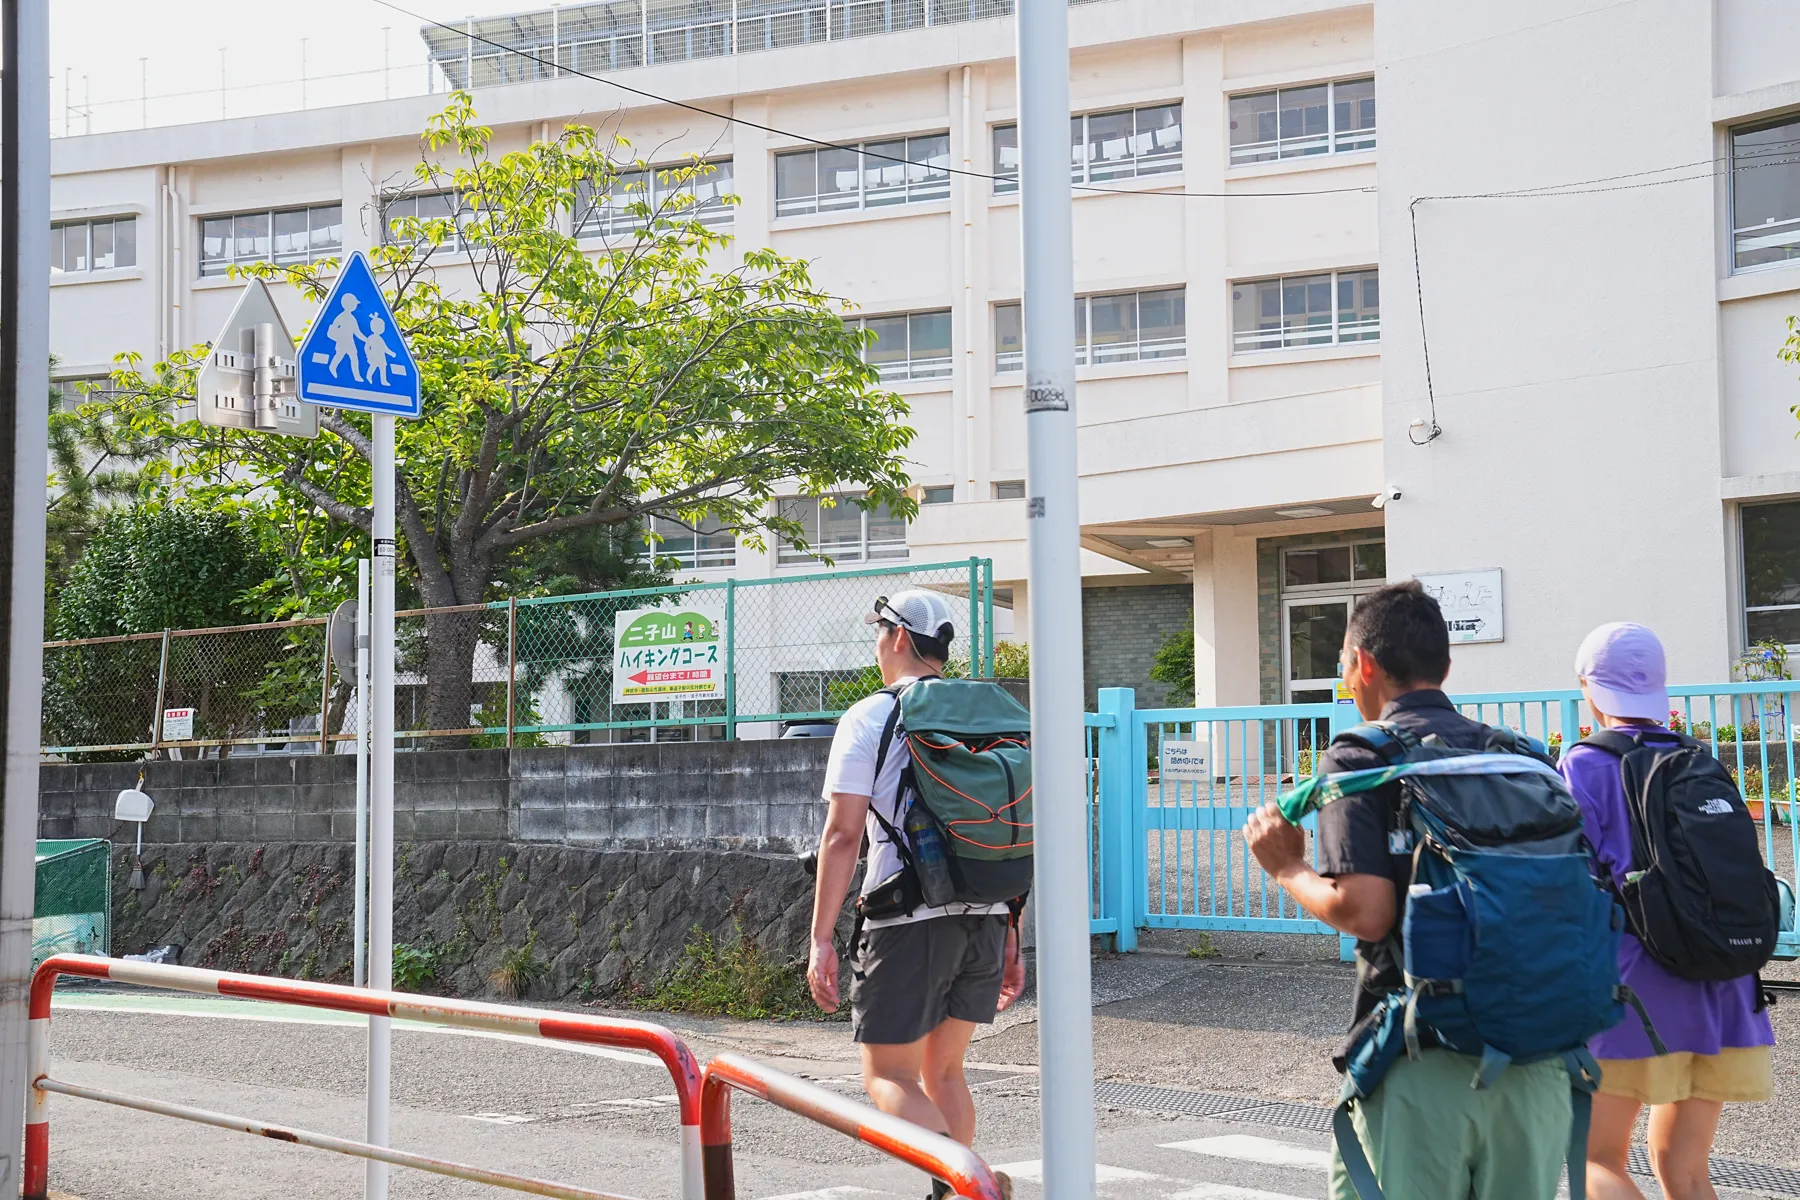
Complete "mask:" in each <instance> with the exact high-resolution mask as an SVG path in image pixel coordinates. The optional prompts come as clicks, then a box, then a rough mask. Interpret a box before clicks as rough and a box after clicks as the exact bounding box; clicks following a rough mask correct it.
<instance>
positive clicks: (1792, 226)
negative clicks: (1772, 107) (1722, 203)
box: [1731, 117, 1800, 271]
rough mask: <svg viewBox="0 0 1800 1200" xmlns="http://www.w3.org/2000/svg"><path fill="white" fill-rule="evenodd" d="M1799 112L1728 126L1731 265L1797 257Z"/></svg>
mask: <svg viewBox="0 0 1800 1200" xmlns="http://www.w3.org/2000/svg"><path fill="white" fill-rule="evenodd" d="M1796 151H1800V117H1788V118H1786V119H1785V120H1783V121H1781V122H1779V123H1777V124H1772V125H1753V126H1749V127H1747V128H1743V129H1734V130H1732V131H1731V262H1732V267H1733V269H1735V270H1739V271H1742V270H1744V269H1746V268H1750V267H1766V266H1769V265H1771V264H1773V263H1782V262H1788V261H1790V260H1792V259H1796V258H1800V153H1796Z"/></svg>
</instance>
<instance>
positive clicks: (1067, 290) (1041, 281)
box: [1018, 0, 1094, 1200]
mask: <svg viewBox="0 0 1800 1200" xmlns="http://www.w3.org/2000/svg"><path fill="white" fill-rule="evenodd" d="M1018 27H1019V62H1018V79H1019V206H1020V225H1021V228H1022V231H1023V239H1024V246H1023V258H1022V262H1023V265H1024V274H1025V312H1024V316H1025V438H1026V482H1027V484H1028V486H1027V489H1026V491H1027V499H1026V501H1025V515H1026V517H1027V520H1026V530H1027V534H1028V536H1029V539H1030V579H1031V589H1030V598H1031V641H1032V644H1033V645H1034V646H1037V647H1040V648H1041V650H1043V651H1045V652H1043V653H1040V654H1039V655H1037V656H1036V660H1037V661H1034V662H1033V663H1032V664H1031V752H1032V755H1033V757H1034V759H1035V765H1034V766H1033V768H1032V775H1033V778H1034V779H1035V780H1036V782H1037V805H1036V821H1037V833H1036V841H1037V887H1036V889H1035V892H1034V899H1035V901H1036V904H1037V976H1038V977H1037V985H1038V1063H1039V1071H1040V1076H1039V1078H1040V1079H1041V1081H1042V1082H1041V1090H1040V1093H1039V1094H1040V1097H1041V1099H1040V1102H1039V1103H1040V1121H1041V1137H1042V1139H1043V1143H1042V1146H1041V1153H1042V1155H1043V1162H1044V1197H1045V1200H1077V1198H1078V1197H1080V1198H1091V1197H1092V1196H1093V1194H1094V1028H1093V1009H1092V1004H1091V1000H1090V996H1091V992H1090V984H1089V978H1088V975H1089V963H1088V942H1089V933H1088V911H1089V908H1088V904H1089V901H1088V861H1087V831H1086V826H1087V804H1086V798H1085V797H1084V796H1083V795H1082V787H1081V781H1082V778H1083V777H1084V774H1085V770H1084V765H1083V761H1082V747H1083V745H1084V744H1085V743H1084V736H1085V735H1084V731H1083V729H1082V699H1081V698H1082V680H1081V657H1082V655H1081V557H1080V556H1081V518H1080V513H1079V512H1078V505H1077V498H1078V492H1079V488H1080V480H1079V478H1078V476H1077V473H1076V464H1075V319H1074V307H1075V305H1074V295H1075V268H1074V235H1073V233H1072V228H1071V225H1072V213H1071V206H1070V201H1071V198H1072V193H1071V192H1070V190H1069V7H1068V2H1067V0H1020V2H1019V5H1018Z"/></svg>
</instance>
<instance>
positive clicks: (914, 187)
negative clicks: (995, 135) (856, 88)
mask: <svg viewBox="0 0 1800 1200" xmlns="http://www.w3.org/2000/svg"><path fill="white" fill-rule="evenodd" d="M939 138H941V139H943V143H944V162H943V166H942V167H941V168H934V167H933V166H932V162H931V160H929V159H923V160H919V159H914V158H913V157H912V155H913V143H914V142H926V141H933V140H936V139H939ZM894 143H900V144H901V145H902V146H903V151H902V157H903V158H904V160H905V161H903V162H895V161H894V159H893V158H892V157H891V156H889V155H888V154H887V153H886V152H885V151H877V152H876V153H877V154H878V155H881V157H878V158H876V159H875V161H876V162H878V163H881V164H883V168H882V169H893V168H899V170H900V172H901V174H902V176H903V177H904V178H903V180H902V182H900V183H898V184H886V185H882V184H878V185H877V186H876V187H875V188H873V189H871V188H870V186H869V171H870V167H869V147H871V146H890V145H893V144H894ZM827 151H838V152H842V151H851V152H854V153H855V155H856V191H855V193H854V195H855V202H854V203H850V202H848V201H846V200H844V199H843V198H844V197H848V196H851V195H852V193H850V192H848V191H843V192H822V191H820V190H819V166H818V162H819V155H820V154H821V153H824V152H827ZM807 155H811V156H812V160H813V190H812V192H811V193H810V194H809V195H805V196H798V195H796V196H786V197H784V196H783V195H782V194H781V164H782V160H783V159H788V160H793V159H798V158H802V157H805V156H807ZM774 167H775V169H774V172H773V174H774V179H773V181H772V182H773V184H774V187H775V219H776V220H777V221H779V220H783V219H785V218H788V217H810V216H814V215H817V214H820V213H833V212H865V211H869V210H874V209H883V208H898V207H902V206H905V205H912V204H931V203H935V202H937V201H939V200H948V199H949V198H950V131H949V130H948V129H945V130H938V131H933V132H931V133H908V134H900V135H898V136H895V137H883V138H872V139H866V140H864V141H860V142H845V143H843V144H842V145H834V146H830V147H820V146H812V147H802V148H798V149H794V150H778V151H776V152H775V163H774ZM914 168H918V169H919V170H920V171H921V175H920V177H919V178H917V179H915V178H913V171H914ZM871 191H873V192H874V193H875V199H874V201H873V202H871V201H870V198H869V197H870V193H871ZM821 201H825V203H821Z"/></svg>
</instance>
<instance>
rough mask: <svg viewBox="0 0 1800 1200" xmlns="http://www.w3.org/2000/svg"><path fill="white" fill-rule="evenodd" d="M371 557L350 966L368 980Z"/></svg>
mask: <svg viewBox="0 0 1800 1200" xmlns="http://www.w3.org/2000/svg"><path fill="white" fill-rule="evenodd" d="M371 709H372V706H371V705H370V704H369V560H368V559H366V558H360V559H357V561H356V932H355V936H354V937H353V939H352V941H351V949H350V953H351V955H352V956H353V957H352V959H351V964H350V969H351V972H352V973H353V974H354V975H355V979H354V980H353V982H354V984H355V985H356V986H357V987H364V986H366V985H367V983H368V979H369V976H368V961H369V960H368V958H367V954H366V952H367V950H368V946H369V713H370V711H371Z"/></svg>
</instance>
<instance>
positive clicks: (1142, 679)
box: [1081, 584, 1194, 710]
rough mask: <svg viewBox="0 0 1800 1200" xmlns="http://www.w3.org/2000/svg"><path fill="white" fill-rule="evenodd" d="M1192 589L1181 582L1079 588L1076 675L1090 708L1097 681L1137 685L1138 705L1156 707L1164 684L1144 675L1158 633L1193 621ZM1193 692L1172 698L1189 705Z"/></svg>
mask: <svg viewBox="0 0 1800 1200" xmlns="http://www.w3.org/2000/svg"><path fill="white" fill-rule="evenodd" d="M1193 611H1194V593H1193V589H1192V588H1191V587H1189V586H1187V585H1186V584H1173V585H1163V584H1151V585H1145V586H1138V587H1090V588H1082V589H1081V631H1082V650H1081V654H1082V664H1081V666H1082V679H1083V682H1084V687H1085V691H1086V693H1087V706H1088V708H1089V709H1090V710H1091V709H1093V707H1094V705H1095V702H1096V700H1097V699H1098V697H1097V693H1098V691H1099V689H1101V688H1103V687H1128V688H1136V689H1137V703H1138V707H1140V708H1158V707H1161V706H1162V705H1163V704H1164V702H1165V700H1166V699H1167V698H1168V692H1169V686H1168V685H1167V684H1164V683H1152V682H1151V681H1150V667H1151V665H1152V664H1153V663H1155V661H1156V652H1157V650H1159V649H1160V648H1161V647H1162V644H1163V639H1164V638H1166V637H1167V636H1168V635H1169V634H1171V633H1174V632H1176V631H1177V630H1180V629H1184V628H1188V627H1190V626H1192V625H1193V621H1194V617H1193ZM1193 702H1194V700H1193V697H1191V696H1184V697H1178V698H1176V699H1175V703H1176V704H1178V705H1181V706H1186V705H1190V704H1192V703H1193Z"/></svg>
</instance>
